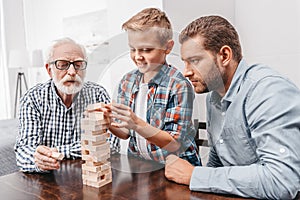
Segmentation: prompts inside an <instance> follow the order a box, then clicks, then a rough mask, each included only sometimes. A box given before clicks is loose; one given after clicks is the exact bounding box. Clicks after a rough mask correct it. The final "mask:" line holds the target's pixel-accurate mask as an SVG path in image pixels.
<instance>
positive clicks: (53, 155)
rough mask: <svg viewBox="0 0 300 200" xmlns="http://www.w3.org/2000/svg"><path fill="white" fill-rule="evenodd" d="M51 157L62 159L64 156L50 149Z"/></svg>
mask: <svg viewBox="0 0 300 200" xmlns="http://www.w3.org/2000/svg"><path fill="white" fill-rule="evenodd" d="M51 157H52V158H54V159H56V160H62V159H63V158H64V155H63V154H62V153H58V152H55V151H52V154H51Z"/></svg>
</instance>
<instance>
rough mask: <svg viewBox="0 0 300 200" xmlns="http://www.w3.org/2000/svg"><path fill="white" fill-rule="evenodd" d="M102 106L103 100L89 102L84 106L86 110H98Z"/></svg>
mask: <svg viewBox="0 0 300 200" xmlns="http://www.w3.org/2000/svg"><path fill="white" fill-rule="evenodd" d="M104 106H105V103H103V102H100V103H95V104H90V105H88V106H87V107H86V110H87V111H97V110H100V108H103V107H104Z"/></svg>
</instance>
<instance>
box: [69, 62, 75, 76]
mask: <svg viewBox="0 0 300 200" xmlns="http://www.w3.org/2000/svg"><path fill="white" fill-rule="evenodd" d="M68 74H69V75H70V76H75V75H76V74H77V71H76V69H75V67H74V64H70V67H69V69H68Z"/></svg>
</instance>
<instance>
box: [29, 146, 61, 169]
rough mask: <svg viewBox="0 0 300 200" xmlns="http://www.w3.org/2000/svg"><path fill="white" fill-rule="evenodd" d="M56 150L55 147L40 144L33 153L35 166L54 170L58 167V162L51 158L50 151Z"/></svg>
mask: <svg viewBox="0 0 300 200" xmlns="http://www.w3.org/2000/svg"><path fill="white" fill-rule="evenodd" d="M53 151H54V152H57V149H56V148H50V147H47V146H43V145H40V146H38V147H37V148H36V151H35V153H34V154H33V157H34V161H35V164H36V166H37V167H38V168H39V169H41V170H56V169H59V162H58V161H57V160H56V159H54V158H52V157H51V155H52V152H53Z"/></svg>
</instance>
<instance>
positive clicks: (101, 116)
mask: <svg viewBox="0 0 300 200" xmlns="http://www.w3.org/2000/svg"><path fill="white" fill-rule="evenodd" d="M85 116H86V117H88V118H89V119H96V120H104V112H101V111H92V112H89V111H87V112H86V115H85Z"/></svg>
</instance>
